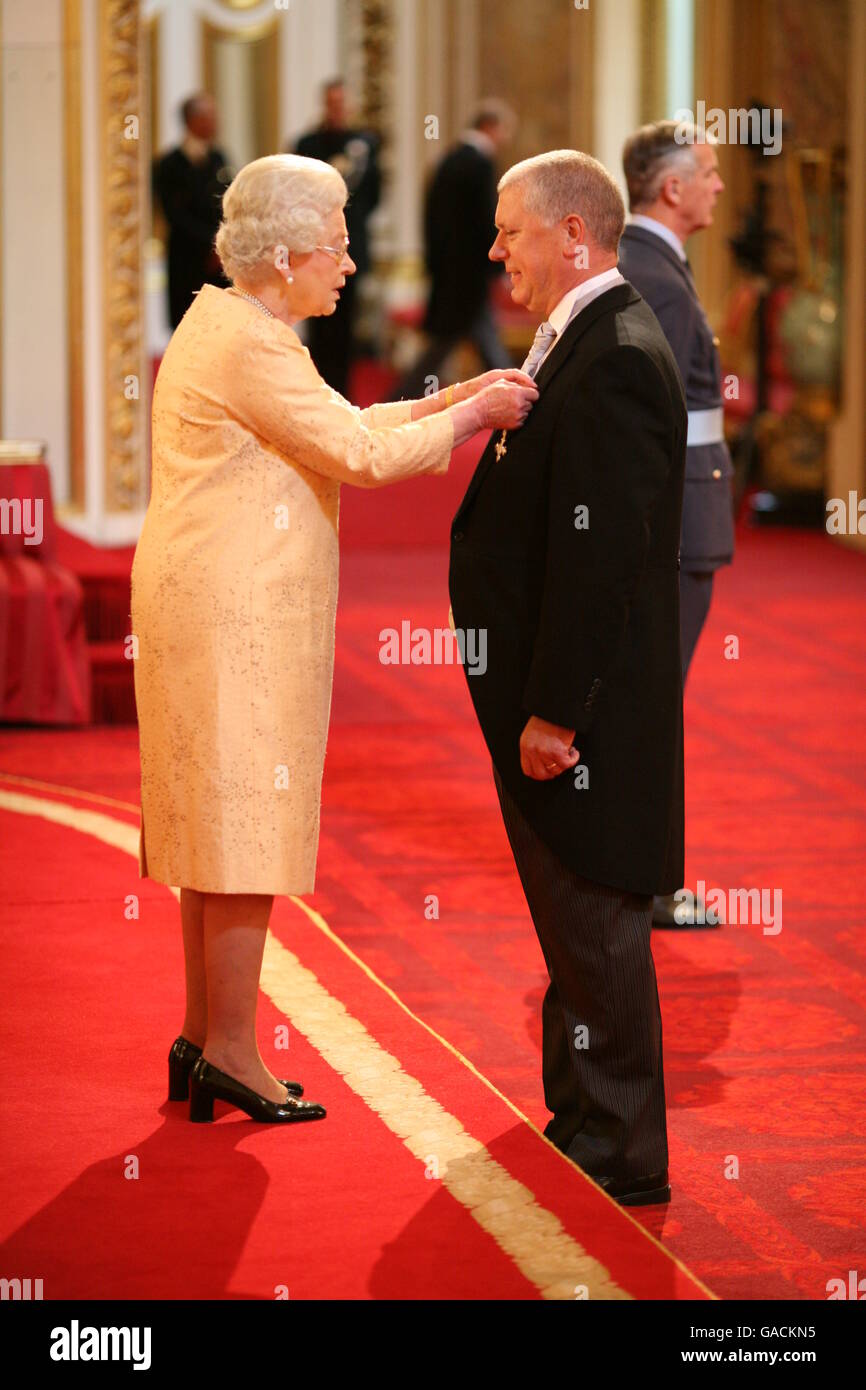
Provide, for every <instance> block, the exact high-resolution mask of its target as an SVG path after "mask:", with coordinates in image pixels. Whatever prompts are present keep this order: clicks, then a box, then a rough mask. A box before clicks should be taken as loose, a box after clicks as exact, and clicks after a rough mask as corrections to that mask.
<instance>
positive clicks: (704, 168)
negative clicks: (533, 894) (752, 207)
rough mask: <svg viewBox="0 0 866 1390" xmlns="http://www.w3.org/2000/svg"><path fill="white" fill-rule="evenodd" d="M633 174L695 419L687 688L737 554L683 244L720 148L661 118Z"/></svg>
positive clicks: (632, 202)
mask: <svg viewBox="0 0 866 1390" xmlns="http://www.w3.org/2000/svg"><path fill="white" fill-rule="evenodd" d="M678 135H679V141H678V139H677V136H678ZM623 168H624V170H625V176H626V182H627V184H628V193H629V207H630V209H631V220H630V222H629V225H628V226H627V227H626V229H625V231H624V233H623V237H622V241H621V243H620V248H619V258H620V259H619V263H620V269H621V270H622V273H623V275H625V276H626V278H627V279H628V280H630V281H631V283H632V284H633V285H634V287H635V289H637V290H638V291H639V292H640V294H641V296H642V297H643V298H644V299H645V300H646V302H647V304H649V306H650V308H651V309H652V311H653V313H654V314H655V316H656V318H657V319H658V321H659V323H660V324H661V326H662V330H663V331H664V335H665V337H666V338H667V340H668V342H669V343H670V345H671V349H672V351H673V354H674V356H675V358H676V360H677V367H678V368H679V371H680V376H681V377H682V379H683V387H684V389H685V394H686V405H687V407H688V412H689V427H688V438H687V443H688V448H687V451H686V477H685V488H684V492H683V520H682V535H681V540H680V552H681V571H680V628H681V643H682V662H683V684H684V685H685V680H686V674H687V672H688V669H689V665H690V663H691V659H692V656H693V654H694V650H695V647H696V646H697V642H698V638H699V637H700V634H701V630H702V628H703V626H704V623H705V622H706V619H707V614H708V613H709V609H710V600H711V598H712V593H713V576H714V574H715V571H716V570H717V569H719V567H720V566H721V565H728V564H730V562H731V560H732V559H733V554H734V513H733V505H732V500H731V477H732V474H733V466H732V464H731V457H730V454H729V453H728V446H727V444H726V443H725V434H724V419H723V411H722V370H721V364H720V361H719V354H718V342H719V340H718V338H716V337H714V336H713V332H712V329H711V328H710V325H709V323H708V321H707V316H706V314H705V313H704V311H703V308H702V306H701V302H700V299H699V298H698V292H697V289H696V288H695V282H694V279H693V278H692V272H691V267H690V266H689V262H688V260H687V258H686V252H685V248H684V245H683V243H684V242H685V241H686V239H687V238H688V237H689V236H691V235H692V233H694V232H697V231H700V230H701V228H703V227H708V226H710V225H711V223H712V220H713V207H714V206H715V202H716V199H717V197H718V196H719V194H720V193H721V192H722V190H723V189H724V184H723V183H722V180H721V178H720V176H719V163H718V159H717V157H716V151H715V147H714V146H713V144H711V143H708V142H707V139H706V136H705V134H704V133H703V132H701V131H698V130H697V129H696V128H695V127H694V126H688V125H686V124H685V123H677V122H676V121H658V122H656V123H655V124H653V125H647V126H643V127H642V128H641V129H640V130H638V131H636V132H635V134H634V135H632V136H630V137H629V139H628V140H627V141H626V143H625V148H624V150H623ZM678 886H680V887H681V886H682V885H678ZM677 906H678V905H677V903H676V901H675V899H674V897H673V896H672V895H668V896H665V897H659V898H658V899H657V900H656V902H655V904H654V909H653V920H654V923H655V925H656V926H663V927H691V926H697V925H704V924H706V925H708V926H715V925H717V923H716V922H715V921H710V922H709V923H705V914H704V913H701V912H697V911H692V912H689V911H688V909H687V908H685V907H684V906H681V907H679V910H678V911H677ZM675 914H676V915H675ZM710 915H712V914H710Z"/></svg>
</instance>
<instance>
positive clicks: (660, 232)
mask: <svg viewBox="0 0 866 1390" xmlns="http://www.w3.org/2000/svg"><path fill="white" fill-rule="evenodd" d="M628 221H629V226H630V227H643V229H644V231H647V232H655V234H656V236H660V237H661V239H662V241H666V242H667V244H668V246H672V247H673V249H674V250H675V251H676V253H677V255H678V256H679V258H680V260H681V261H684V260H685V259H686V248H685V247H684V246H683V243H682V242H681V241H680V239H679V237H678V236H677V234H676V232H672V231H671V229H670V227H666V226H665V224H664V222H659V221H658V220H657V219H656V218H655V217H646V216H645V215H644V214H643V213H642V212H633V213H632V215H631V217H630V218H629V219H628Z"/></svg>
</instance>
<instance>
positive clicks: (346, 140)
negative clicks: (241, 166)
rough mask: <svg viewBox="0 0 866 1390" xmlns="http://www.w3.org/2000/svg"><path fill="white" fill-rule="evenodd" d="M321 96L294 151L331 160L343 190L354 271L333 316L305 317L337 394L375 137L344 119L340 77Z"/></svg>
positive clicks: (368, 204) (364, 236)
mask: <svg viewBox="0 0 866 1390" xmlns="http://www.w3.org/2000/svg"><path fill="white" fill-rule="evenodd" d="M322 97H323V101H324V112H323V115H322V121H321V124H320V125H318V126H317V127H316V129H315V130H310V131H308V132H307V134H306V135H302V136H301V138H300V139H299V140H298V143H297V145H296V147H295V153H296V154H303V155H306V156H307V158H308V159H321V160H323V161H324V162H325V163H326V164H333V166H334V168H335V169H338V170H339V172H340V173H341V174H342V175H343V178H344V179H345V181H346V186H347V187H348V189H349V201H348V203H347V204H346V231H347V233H348V236H349V254H350V255H351V257H352V260H353V261H354V262H355V265H356V266H357V271H356V273H355V274H354V275H350V276H347V278H346V283H345V285H344V286H343V288H342V290H341V291H340V298H339V300H338V301H337V307H336V309H335V310H334V312H333V314H323V315H321V317H319V318H313V319H311V320H310V322H309V335H310V356H311V357H312V359H313V361H314V362H315V364H316V366H317V367H318V369H319V371H320V373H321V374H322V376H323V377H324V378H325V380H326V381H327V383H328V385H329V386H333V388H334V390H335V391H339V392H340V395H341V396H347V395H348V393H349V369H350V367H351V364H352V359H353V357H354V353H355V311H356V307H357V289H358V285H357V282H358V281H359V280H360V278H361V276H362V275H366V273H367V271H368V270H369V268H370V245H369V236H368V229H367V220H368V218H369V216H370V214H371V213H372V212H373V210H374V209H375V208H376V206H377V205H378V202H379V197H380V195H381V191H382V176H381V173H380V171H379V137H378V136H377V135H374V134H373V132H372V131H371V130H362V129H361V128H360V127H358V126H354V125H352V124H351V123H350V120H349V115H348V107H347V101H346V85H345V83H344V82H343V80H342V78H339V77H338V78H335V79H334V80H333V81H331V82H326V83H325V86H324V88H323V90H322Z"/></svg>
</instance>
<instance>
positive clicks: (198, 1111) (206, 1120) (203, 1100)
mask: <svg viewBox="0 0 866 1390" xmlns="http://www.w3.org/2000/svg"><path fill="white" fill-rule="evenodd" d="M189 1118H190V1119H191V1120H192V1122H193V1124H198V1125H206V1124H210V1122H211V1121H212V1120H213V1096H212V1095H211V1094H210V1093H209V1092H208V1091H204V1090H202V1089H201V1087H200V1086H198V1085H197V1084H196V1082H195V1081H193V1080H190V1083H189Z"/></svg>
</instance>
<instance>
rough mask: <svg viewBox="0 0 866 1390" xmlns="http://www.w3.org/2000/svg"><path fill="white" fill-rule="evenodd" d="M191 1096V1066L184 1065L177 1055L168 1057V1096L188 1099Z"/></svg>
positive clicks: (172, 1098)
mask: <svg viewBox="0 0 866 1390" xmlns="http://www.w3.org/2000/svg"><path fill="white" fill-rule="evenodd" d="M188 1096H189V1068H188V1067H184V1066H182V1065H181V1064H180V1063H179V1062H178V1060H177V1058H176V1057H169V1059H168V1098H169V1100H186V1099H187V1097H188Z"/></svg>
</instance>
